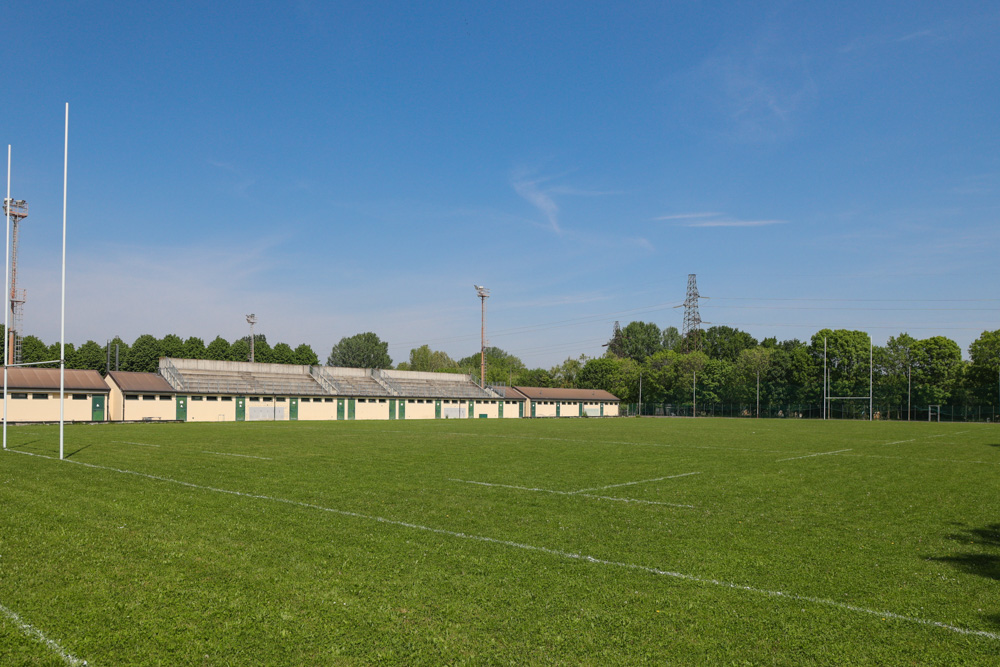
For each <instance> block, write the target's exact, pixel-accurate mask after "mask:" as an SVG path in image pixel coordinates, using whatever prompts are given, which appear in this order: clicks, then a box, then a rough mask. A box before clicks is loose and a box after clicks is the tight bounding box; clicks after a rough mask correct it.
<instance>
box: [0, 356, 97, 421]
mask: <svg viewBox="0 0 1000 667" xmlns="http://www.w3.org/2000/svg"><path fill="white" fill-rule="evenodd" d="M59 373H60V371H59V369H58V368H26V367H13V368H8V369H7V393H6V395H5V396H4V399H5V400H4V407H5V408H6V411H7V421H8V422H58V421H59V413H60V409H59V404H60V401H59ZM65 373H66V375H65V380H64V382H65V384H64V388H65V394H64V395H65V403H64V405H65V408H64V410H63V420H64V421H67V422H91V421H105V420H107V419H108V414H107V405H108V394H109V393H110V389H109V388H108V385H107V384H106V383H105V382H104V378H102V377H101V374H100V373H98V372H97V371H89V370H71V369H66V371H65Z"/></svg>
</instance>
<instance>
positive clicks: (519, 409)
mask: <svg viewBox="0 0 1000 667" xmlns="http://www.w3.org/2000/svg"><path fill="white" fill-rule="evenodd" d="M517 417H518V419H524V401H518V402H517Z"/></svg>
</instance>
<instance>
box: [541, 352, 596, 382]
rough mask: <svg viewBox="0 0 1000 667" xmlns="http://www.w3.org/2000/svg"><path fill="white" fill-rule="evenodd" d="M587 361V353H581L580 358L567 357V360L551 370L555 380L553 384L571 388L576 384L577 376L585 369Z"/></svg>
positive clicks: (550, 372)
mask: <svg viewBox="0 0 1000 667" xmlns="http://www.w3.org/2000/svg"><path fill="white" fill-rule="evenodd" d="M585 363H587V355H585V354H581V355H580V356H579V358H577V359H574V358H573V357H567V358H566V361H564V362H562V363H561V364H559V365H558V366H555V367H553V368H552V370H550V371H549V375H551V376H552V380H553V382H554V385H553V386H556V387H564V388H571V387H575V386H576V378H577V376H579V375H580V371H581V370H583V365H584V364H585Z"/></svg>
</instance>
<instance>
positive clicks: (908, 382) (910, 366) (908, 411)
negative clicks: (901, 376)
mask: <svg viewBox="0 0 1000 667" xmlns="http://www.w3.org/2000/svg"><path fill="white" fill-rule="evenodd" d="M912 369H913V364H912V363H908V364H906V421H910V415H911V414H912V412H913V406H912V405H911V403H910V398H911V395H912V394H911V391H912V389H913V383H912V382H911V380H910V371H911V370H912Z"/></svg>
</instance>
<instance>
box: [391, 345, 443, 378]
mask: <svg viewBox="0 0 1000 667" xmlns="http://www.w3.org/2000/svg"><path fill="white" fill-rule="evenodd" d="M397 368H398V369H399V370H404V371H406V370H409V371H427V372H431V373H436V372H441V371H453V370H457V369H458V362H456V361H455V360H454V359H452V358H451V357H449V356H448V354H447V353H446V352H441V351H439V350H432V349H431V348H430V345H421V346H420V347H416V348H413V349H412V350H410V360H409V361H403V362H400V364H399V366H397Z"/></svg>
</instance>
